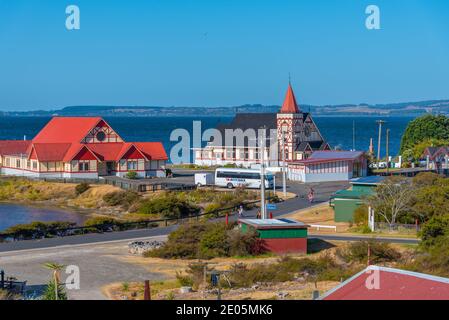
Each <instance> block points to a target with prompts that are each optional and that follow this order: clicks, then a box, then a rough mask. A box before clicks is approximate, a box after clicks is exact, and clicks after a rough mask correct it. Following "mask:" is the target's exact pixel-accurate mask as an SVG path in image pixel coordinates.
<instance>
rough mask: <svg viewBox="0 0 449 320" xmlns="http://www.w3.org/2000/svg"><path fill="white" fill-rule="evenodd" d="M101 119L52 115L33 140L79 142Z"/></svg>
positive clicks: (42, 141) (41, 141) (39, 141)
mask: <svg viewBox="0 0 449 320" xmlns="http://www.w3.org/2000/svg"><path fill="white" fill-rule="evenodd" d="M102 120H103V119H102V118H100V117H53V118H52V119H51V120H50V121H49V122H48V123H47V124H46V125H45V127H44V128H43V129H42V130H41V131H40V132H39V133H38V134H37V135H36V136H35V137H34V139H33V142H34V143H74V142H78V143H79V142H81V140H82V139H83V138H84V137H85V136H86V135H87V134H88V133H89V131H90V130H92V129H93V128H94V127H95V126H96V125H97V124H98V123H99V122H100V121H102Z"/></svg>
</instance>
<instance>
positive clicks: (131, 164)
mask: <svg viewBox="0 0 449 320" xmlns="http://www.w3.org/2000/svg"><path fill="white" fill-rule="evenodd" d="M127 169H128V170H137V161H128V164H127Z"/></svg>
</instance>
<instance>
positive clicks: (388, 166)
mask: <svg viewBox="0 0 449 320" xmlns="http://www.w3.org/2000/svg"><path fill="white" fill-rule="evenodd" d="M386 140H387V145H386V156H387V174H388V171H389V168H390V161H389V155H388V147H389V143H390V129H387V137H386Z"/></svg>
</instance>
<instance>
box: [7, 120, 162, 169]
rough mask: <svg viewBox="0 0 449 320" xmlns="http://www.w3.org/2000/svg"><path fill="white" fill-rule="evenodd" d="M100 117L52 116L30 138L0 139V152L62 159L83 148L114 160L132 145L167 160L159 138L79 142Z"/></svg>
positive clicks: (142, 152)
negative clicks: (26, 139) (157, 139)
mask: <svg viewBox="0 0 449 320" xmlns="http://www.w3.org/2000/svg"><path fill="white" fill-rule="evenodd" d="M102 122H104V123H105V124H106V122H105V121H104V120H103V119H102V118H100V117H55V118H53V119H51V120H50V122H49V123H47V125H46V126H45V127H44V128H43V129H42V130H41V131H40V132H39V133H38V134H37V135H36V137H35V138H34V139H33V140H32V141H23V140H17V141H0V154H2V155H6V154H7V155H16V154H26V155H27V156H28V157H29V156H31V154H33V156H35V157H36V158H37V159H38V160H39V161H65V162H68V161H70V160H72V159H73V158H74V157H76V156H77V155H78V154H79V152H80V151H81V150H82V149H83V148H87V150H88V151H89V152H91V153H92V155H94V156H95V157H96V158H97V159H98V160H100V161H118V160H120V158H122V157H123V155H124V154H125V153H126V152H127V151H128V150H129V149H130V148H131V147H132V146H134V147H135V148H136V149H137V152H139V153H141V154H142V155H143V156H144V157H145V158H147V159H148V160H168V157H167V154H166V153H165V149H164V146H163V145H162V143H160V142H135V143H134V142H111V143H88V144H82V143H80V142H81V141H82V140H83V139H84V138H85V137H86V135H87V134H88V133H89V132H90V131H91V130H92V129H93V128H94V127H95V126H96V125H97V124H99V123H102Z"/></svg>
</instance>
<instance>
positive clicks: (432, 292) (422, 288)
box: [320, 266, 449, 300]
mask: <svg viewBox="0 0 449 320" xmlns="http://www.w3.org/2000/svg"><path fill="white" fill-rule="evenodd" d="M374 276H378V279H379V281H378V282H377V283H376V282H375V281H374V280H373V279H374V278H373V277H374ZM367 283H368V285H367ZM377 285H378V286H377ZM320 298H321V299H322V300H449V279H448V278H442V277H436V276H431V275H427V274H423V273H417V272H410V271H405V270H400V269H393V268H384V267H377V266H370V267H368V268H366V269H365V270H363V271H362V272H360V273H358V274H356V275H355V276H353V277H352V278H350V279H348V280H346V281H345V282H343V283H341V284H340V285H338V286H337V287H336V288H334V289H332V290H330V291H328V292H327V293H326V294H324V295H323V296H322V297H320Z"/></svg>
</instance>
